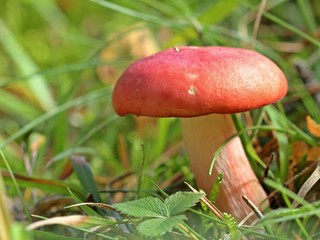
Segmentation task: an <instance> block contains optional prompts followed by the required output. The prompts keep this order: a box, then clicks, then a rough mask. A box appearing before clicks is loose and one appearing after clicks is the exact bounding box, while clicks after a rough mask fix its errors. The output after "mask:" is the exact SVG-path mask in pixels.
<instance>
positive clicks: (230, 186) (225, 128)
mask: <svg viewBox="0 0 320 240" xmlns="http://www.w3.org/2000/svg"><path fill="white" fill-rule="evenodd" d="M181 124H182V132H183V139H184V144H185V147H186V149H187V153H188V155H189V158H190V161H191V168H192V171H193V173H194V175H195V179H196V182H197V185H198V187H199V188H200V189H203V190H204V191H205V192H206V193H207V194H210V192H211V189H212V186H213V183H214V181H215V179H216V178H217V176H218V174H219V173H221V172H222V173H223V174H224V177H223V181H222V184H221V186H220V191H219V195H218V198H217V201H216V203H215V205H216V206H217V207H218V208H219V209H220V210H221V211H222V212H227V213H231V214H232V215H233V216H234V217H235V218H236V219H238V220H241V219H242V218H244V217H246V216H247V215H248V214H249V213H250V212H251V209H250V208H249V207H248V206H247V205H246V203H245V202H244V201H243V200H242V196H243V195H245V196H247V197H248V198H249V199H250V200H251V201H252V202H253V203H254V204H255V205H256V206H259V204H260V203H261V202H262V201H264V200H265V199H266V197H267V195H266V193H265V191H264V190H263V188H262V187H261V185H260V184H259V181H258V179H257V177H256V175H255V174H254V172H253V170H252V168H251V165H250V163H249V161H248V159H247V156H246V154H245V152H244V149H243V147H242V144H241V141H240V139H239V138H238V137H235V138H233V139H232V140H231V141H230V142H228V143H227V144H226V145H225V146H224V148H223V149H222V151H221V153H220V154H219V156H218V158H217V160H216V162H215V164H214V168H213V171H212V175H211V176H209V167H210V164H211V161H212V158H213V156H214V153H215V152H216V150H217V149H218V148H219V147H220V146H221V144H222V143H224V142H225V140H226V139H227V138H229V137H230V136H231V135H233V134H234V133H236V131H235V127H234V125H233V121H232V118H231V116H230V115H220V114H219V115H218V114H212V115H208V116H203V117H196V118H182V119H181ZM265 205H266V204H265ZM265 205H264V206H265Z"/></svg>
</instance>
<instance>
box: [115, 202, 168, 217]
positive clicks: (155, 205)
mask: <svg viewBox="0 0 320 240" xmlns="http://www.w3.org/2000/svg"><path fill="white" fill-rule="evenodd" d="M113 207H114V208H115V209H116V210H117V211H120V212H121V213H123V214H127V215H129V216H132V217H161V218H163V217H168V216H169V212H168V209H167V207H166V206H165V205H164V203H163V202H162V201H161V200H160V199H159V198H154V197H146V198H141V199H139V200H134V201H129V202H124V203H116V204H114V205H113Z"/></svg>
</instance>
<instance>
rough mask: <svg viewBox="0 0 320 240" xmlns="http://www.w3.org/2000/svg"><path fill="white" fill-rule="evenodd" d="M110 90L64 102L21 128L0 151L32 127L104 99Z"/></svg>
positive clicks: (1, 146) (1, 144)
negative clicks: (73, 108) (67, 111)
mask: <svg viewBox="0 0 320 240" xmlns="http://www.w3.org/2000/svg"><path fill="white" fill-rule="evenodd" d="M111 91H112V89H110V88H102V89H99V90H97V91H94V92H91V93H88V94H86V95H84V96H81V97H79V98H76V99H73V100H71V101H69V102H66V103H64V104H62V105H60V106H59V107H56V108H55V109H53V110H51V111H49V112H47V113H45V114H43V115H42V116H40V117H38V118H37V119H35V120H33V121H32V122H30V123H28V124H26V125H25V126H23V127H22V128H21V129H20V130H19V131H17V132H16V133H14V134H13V135H11V136H10V137H8V138H7V139H6V140H5V141H3V142H2V143H0V149H3V148H4V147H6V146H7V145H8V144H9V143H11V142H12V141H15V140H16V139H17V138H19V137H21V136H22V135H23V134H25V133H26V132H28V131H30V130H31V129H33V128H34V127H36V126H38V125H39V124H41V123H44V122H45V121H47V120H49V119H50V118H52V117H54V116H56V115H57V114H59V113H61V112H63V111H66V110H68V109H70V108H72V107H76V106H81V105H84V104H87V103H90V102H93V101H97V100H98V99H100V98H103V97H104V98H105V97H106V96H108V95H109V96H110V95H111Z"/></svg>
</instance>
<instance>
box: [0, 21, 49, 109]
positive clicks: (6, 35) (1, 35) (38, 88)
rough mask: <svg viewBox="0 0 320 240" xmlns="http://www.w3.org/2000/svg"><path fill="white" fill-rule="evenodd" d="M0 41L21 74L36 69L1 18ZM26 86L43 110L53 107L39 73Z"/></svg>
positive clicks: (45, 84) (44, 82) (44, 80)
mask: <svg viewBox="0 0 320 240" xmlns="http://www.w3.org/2000/svg"><path fill="white" fill-rule="evenodd" d="M0 43H2V45H3V47H4V49H5V50H6V51H7V53H8V54H9V55H10V57H11V58H12V60H13V61H14V62H15V63H16V65H17V66H18V67H19V70H20V71H21V73H22V74H23V75H28V74H30V73H33V72H36V71H38V68H37V66H36V64H35V63H34V62H33V61H32V59H31V58H30V57H29V55H28V54H27V53H26V52H25V50H24V49H23V48H22V46H21V45H20V44H19V42H18V41H17V39H16V38H15V36H14V35H13V33H11V32H10V30H9V29H8V27H7V26H6V25H5V23H4V22H3V21H2V20H1V19H0ZM27 86H28V88H29V89H30V91H31V92H32V93H33V94H34V96H35V98H36V99H37V100H38V102H39V104H40V105H41V106H42V107H43V109H44V110H46V111H48V110H51V109H53V108H54V107H55V101H54V99H53V97H52V94H51V92H50V89H49V87H48V85H47V83H46V79H44V78H43V77H42V76H41V75H35V76H33V77H32V79H31V80H30V81H28V82H27Z"/></svg>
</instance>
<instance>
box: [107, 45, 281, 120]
mask: <svg viewBox="0 0 320 240" xmlns="http://www.w3.org/2000/svg"><path fill="white" fill-rule="evenodd" d="M286 92H287V81H286V78H285V76H284V75H283V73H282V71H281V70H280V69H279V68H278V66H277V65H276V64H275V63H273V62H272V61H271V60H270V59H268V58H266V57H265V56H263V55H261V54H259V53H257V52H254V51H251V50H246V49H239V48H229V47H181V48H179V51H177V50H176V49H174V48H171V49H168V50H165V51H162V52H159V53H157V54H154V55H152V56H150V57H147V58H144V59H141V60H140V61H137V62H135V63H133V64H132V65H131V66H130V67H129V68H128V69H127V70H126V71H125V72H124V73H123V74H122V76H121V77H120V79H119V81H118V82H117V85H116V87H115V90H114V94H113V105H114V108H115V110H116V112H117V113H118V114H119V115H126V114H130V113H131V114H135V115H143V116H151V117H194V116H202V115H206V114H212V113H225V114H226V113H236V112H243V111H247V110H250V109H253V108H258V107H261V106H264V105H267V104H270V103H273V102H276V101H278V100H279V99H280V98H282V97H283V96H284V95H285V94H286ZM133 99H134V101H133Z"/></svg>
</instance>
